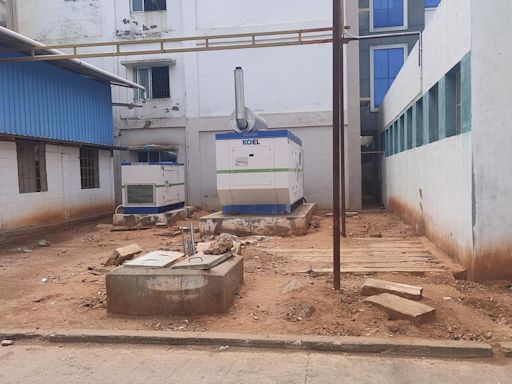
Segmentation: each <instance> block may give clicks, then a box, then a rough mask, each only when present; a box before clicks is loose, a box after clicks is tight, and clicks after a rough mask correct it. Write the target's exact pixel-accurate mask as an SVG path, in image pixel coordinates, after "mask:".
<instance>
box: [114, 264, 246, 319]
mask: <svg viewBox="0 0 512 384" xmlns="http://www.w3.org/2000/svg"><path fill="white" fill-rule="evenodd" d="M243 280H244V275H243V258H242V257H239V256H233V257H231V258H230V259H228V260H226V261H225V262H224V263H222V264H219V265H217V266H216V267H215V268H213V269H211V270H209V271H202V270H188V269H170V268H164V269H154V268H127V267H125V266H123V267H120V268H117V269H116V270H114V271H112V272H110V273H108V274H107V277H106V283H107V284H106V285H107V311H108V312H109V313H112V314H120V315H134V316H192V315H202V314H209V313H221V312H225V311H226V310H227V309H228V308H229V305H230V304H231V302H232V300H233V297H234V295H235V293H236V292H237V291H238V288H239V286H240V285H241V284H243Z"/></svg>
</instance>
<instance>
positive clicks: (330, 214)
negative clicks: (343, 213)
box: [325, 212, 334, 217]
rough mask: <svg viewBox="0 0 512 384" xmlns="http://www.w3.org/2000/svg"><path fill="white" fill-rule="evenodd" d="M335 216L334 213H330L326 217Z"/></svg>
mask: <svg viewBox="0 0 512 384" xmlns="http://www.w3.org/2000/svg"><path fill="white" fill-rule="evenodd" d="M333 216H334V214H333V213H332V212H329V213H326V214H325V217H333Z"/></svg>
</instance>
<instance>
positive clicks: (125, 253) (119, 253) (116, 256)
mask: <svg viewBox="0 0 512 384" xmlns="http://www.w3.org/2000/svg"><path fill="white" fill-rule="evenodd" d="M141 252H142V248H141V247H140V246H139V245H138V244H130V245H126V246H124V247H120V248H117V249H115V250H114V252H112V255H111V256H110V257H109V258H108V260H107V261H106V262H105V266H113V265H121V264H123V263H124V262H125V261H126V260H130V259H131V258H132V257H133V256H135V255H136V254H138V253H141Z"/></svg>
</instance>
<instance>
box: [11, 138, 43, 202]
mask: <svg viewBox="0 0 512 384" xmlns="http://www.w3.org/2000/svg"><path fill="white" fill-rule="evenodd" d="M16 155H17V159H18V186H19V191H20V193H33V192H45V191H47V190H48V182H47V178H46V153H45V145H44V144H43V143H38V142H33V141H17V142H16Z"/></svg>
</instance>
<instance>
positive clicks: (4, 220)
mask: <svg viewBox="0 0 512 384" xmlns="http://www.w3.org/2000/svg"><path fill="white" fill-rule="evenodd" d="M45 147H46V172H47V181H48V191H47V192H37V193H19V186H18V165H17V154H16V143H15V142H14V141H0V180H2V183H1V184H0V230H1V231H8V230H13V229H17V228H24V227H30V226H33V225H46V224H55V223H60V222H63V221H65V220H70V219H77V218H85V217H92V216H97V215H102V214H105V213H109V212H113V210H114V183H113V158H112V156H111V153H110V151H105V150H100V151H99V154H98V156H99V176H100V177H99V182H100V188H97V189H86V190H82V189H81V184H80V160H79V148H78V147H68V146H58V145H46V146H45Z"/></svg>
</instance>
